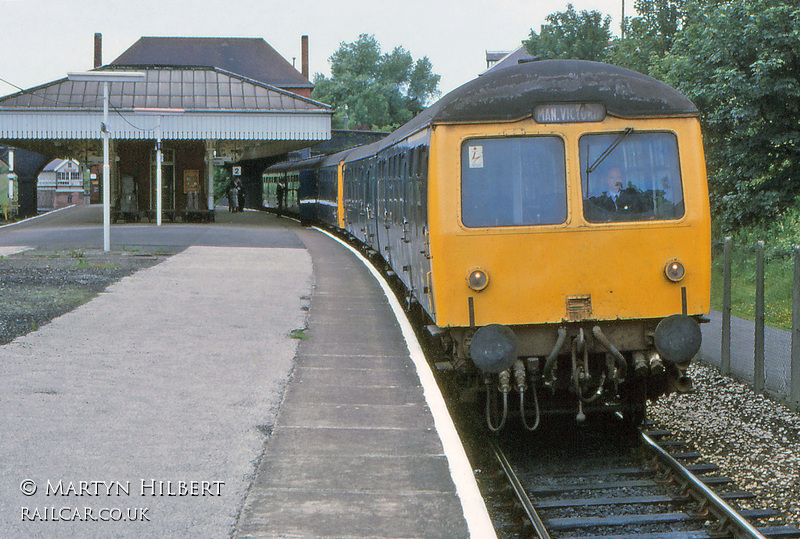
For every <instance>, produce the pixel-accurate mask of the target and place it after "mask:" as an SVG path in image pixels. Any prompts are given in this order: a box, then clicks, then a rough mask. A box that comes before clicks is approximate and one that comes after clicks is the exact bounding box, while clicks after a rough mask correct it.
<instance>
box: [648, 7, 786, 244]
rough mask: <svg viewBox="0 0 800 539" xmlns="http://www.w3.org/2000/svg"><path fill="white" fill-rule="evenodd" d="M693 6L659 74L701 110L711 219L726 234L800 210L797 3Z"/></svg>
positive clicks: (664, 59) (661, 62)
mask: <svg viewBox="0 0 800 539" xmlns="http://www.w3.org/2000/svg"><path fill="white" fill-rule="evenodd" d="M688 7H689V10H688V13H687V23H686V26H685V28H684V29H683V30H682V31H681V32H680V33H679V34H678V36H677V38H676V40H675V43H674V46H673V47H672V49H671V52H670V53H669V54H667V55H665V56H664V58H663V59H662V60H661V61H660V62H658V63H657V65H655V66H654V69H656V70H657V71H658V75H660V76H663V77H664V78H665V80H666V81H667V82H669V83H670V84H672V85H673V86H675V87H676V88H678V89H679V90H681V91H682V92H683V93H684V94H685V95H686V96H687V97H689V98H690V99H691V100H692V101H693V102H694V103H695V105H697V107H698V108H699V109H700V112H701V115H702V116H701V118H702V122H703V129H704V137H705V141H706V155H707V157H708V159H707V161H708V170H709V180H710V187H711V202H712V209H713V211H714V214H715V216H716V217H717V218H719V219H720V221H721V224H722V228H723V229H727V230H730V229H733V228H736V227H738V226H739V225H743V224H749V223H753V222H757V221H763V220H766V219H769V218H772V217H774V216H776V214H778V213H780V212H781V211H783V210H784V209H785V208H786V207H788V206H790V205H792V204H795V205H800V198H798V193H799V192H800V123H798V118H800V7H797V5H796V4H794V5H792V4H790V3H786V4H784V3H783V2H781V1H780V0H723V1H715V2H713V3H711V2H709V3H706V2H702V3H693V4H691V5H690V6H688Z"/></svg>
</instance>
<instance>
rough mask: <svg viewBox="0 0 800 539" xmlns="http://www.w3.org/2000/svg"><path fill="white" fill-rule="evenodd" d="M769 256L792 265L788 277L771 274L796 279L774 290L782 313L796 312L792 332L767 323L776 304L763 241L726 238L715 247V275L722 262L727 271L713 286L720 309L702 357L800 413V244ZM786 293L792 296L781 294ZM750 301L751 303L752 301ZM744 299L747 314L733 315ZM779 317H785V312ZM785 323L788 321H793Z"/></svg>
mask: <svg viewBox="0 0 800 539" xmlns="http://www.w3.org/2000/svg"><path fill="white" fill-rule="evenodd" d="M734 251H736V256H734ZM769 258H770V259H771V260H776V259H780V262H781V263H780V264H777V266H778V267H780V268H784V267H790V268H791V273H790V274H788V275H778V276H776V275H774V274H771V278H772V279H773V280H776V281H777V280H781V281H788V280H791V282H785V283H781V285H782V287H783V288H781V289H780V290H778V295H777V298H776V296H775V294H773V295H772V298H773V300H772V301H773V302H778V301H780V302H781V303H782V304H783V307H782V308H781V309H779V311H790V312H791V323H790V325H791V330H786V329H777V328H775V327H770V326H767V325H766V323H765V311H766V309H768V308H770V307H772V306H771V305H770V304H769V302H767V301H766V300H765V293H764V292H765V284H766V285H769V284H770V283H768V282H767V279H766V277H765V247H764V242H763V241H759V242H758V243H757V244H756V245H755V246H736V245H734V244H733V243H732V241H731V239H730V238H725V240H724V241H723V242H721V243H720V244H717V245H715V246H714V265H715V267H716V268H717V269H716V272H715V275H719V273H720V271H719V266H722V268H721V270H722V271H721V279H716V281H717V282H715V283H714V285H713V286H712V289H714V290H715V293H716V294H717V296H718V295H719V294H720V293H721V305H722V307H721V312H720V311H712V312H711V313H710V315H709V318H710V319H711V322H710V323H709V324H703V327H702V329H703V346H702V348H701V351H700V355H701V360H702V361H703V362H704V363H708V364H711V365H715V366H717V367H718V368H719V370H720V372H721V373H722V374H723V375H726V376H733V377H734V378H737V379H739V380H744V381H748V382H751V383H752V385H753V390H754V391H755V392H756V393H760V394H766V395H769V396H771V397H773V398H775V399H777V400H778V401H780V402H784V403H785V404H787V405H788V406H789V408H790V409H791V410H792V411H798V410H800V247H794V249H793V250H792V251H791V252H785V251H784V252H779V251H776V250H772V251H770V252H769ZM778 273H780V271H779V272H778ZM736 277H738V278H736ZM719 281H721V282H719ZM734 281H736V283H735V284H734ZM742 287H752V288H754V290H753V289H750V290H746V291H745V293H744V294H741V292H742V291H741V290H740V288H742ZM720 288H721V290H720ZM753 292H754V295H753ZM734 294H736V296H734ZM781 294H783V295H784V296H790V297H783V298H781V297H780V295H781ZM751 296H752V298H753V299H752V300H751V299H750V298H751ZM734 297H736V300H734V299H733V298H734ZM742 298H745V299H744V300H743V299H742ZM783 300H785V301H783ZM750 301H752V304H749V303H750ZM742 303H745V305H744V307H745V308H744V310H745V311H747V313H746V314H747V315H746V317H744V316H742V317H739V316H733V315H732V306H733V305H737V306H738V307H739V308H741V307H742ZM751 308H752V310H751ZM776 316H777V317H778V318H780V317H781V316H782V315H781V314H777V315H776ZM782 323H783V324H785V325H789V321H788V320H785V321H782ZM778 325H780V324H778Z"/></svg>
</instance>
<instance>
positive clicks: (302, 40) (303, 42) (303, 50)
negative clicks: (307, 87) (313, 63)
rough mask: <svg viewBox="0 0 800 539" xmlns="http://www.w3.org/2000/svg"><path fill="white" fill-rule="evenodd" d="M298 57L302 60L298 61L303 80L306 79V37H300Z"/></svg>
mask: <svg viewBox="0 0 800 539" xmlns="http://www.w3.org/2000/svg"><path fill="white" fill-rule="evenodd" d="M300 49H301V51H300V55H301V57H302V59H301V60H300V61H301V63H302V71H301V73H302V74H303V76H304V77H305V78H308V36H301V38H300Z"/></svg>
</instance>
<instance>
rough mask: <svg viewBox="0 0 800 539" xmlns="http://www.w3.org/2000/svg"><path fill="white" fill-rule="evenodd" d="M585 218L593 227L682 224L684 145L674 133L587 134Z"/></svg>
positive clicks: (582, 141)
mask: <svg viewBox="0 0 800 539" xmlns="http://www.w3.org/2000/svg"><path fill="white" fill-rule="evenodd" d="M579 147H580V156H581V187H582V191H583V214H584V217H585V218H586V220H587V221H588V222H590V223H607V222H619V221H651V220H666V219H680V218H681V217H683V214H684V203H683V189H682V185H681V169H680V160H679V157H678V140H677V138H676V137H675V135H674V134H673V133H663V132H649V133H639V132H634V131H632V130H627V131H623V132H621V133H604V134H596V135H584V136H583V137H581V139H580V143H579Z"/></svg>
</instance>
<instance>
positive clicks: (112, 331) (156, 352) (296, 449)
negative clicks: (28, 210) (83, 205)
mask: <svg viewBox="0 0 800 539" xmlns="http://www.w3.org/2000/svg"><path fill="white" fill-rule="evenodd" d="M86 211H95V210H94V209H92V210H80V212H86ZM63 215H64V218H66V219H67V221H69V222H71V223H72V224H70V225H69V226H65V225H64V224H63V223H62V224H61V225H59V224H58V223H55V222H52V223H51V222H50V221H40V222H39V224H38V225H37V226H38V227H40V228H41V231H39V232H37V230H35V227H30V228H28V229H24V230H22V229H20V230H17V229H3V230H2V231H0V246H4V247H3V251H2V253H1V254H3V255H4V256H9V255H10V254H11V253H13V252H15V251H16V250H21V249H27V248H30V247H33V248H34V249H36V248H37V242H38V241H40V240H39V239H38V238H39V236H42V237H44V238H46V241H45V243H44V244H45V245H46V249H53V248H55V246H54V244H53V241H55V240H54V239H53V238H54V236H57V237H58V238H59V240H61V239H63V243H61V244H60V247H62V248H63V247H66V246H67V245H69V246H70V247H71V248H78V247H81V246H80V245H78V244H75V243H74V242H76V241H78V240H76V238H83V237H86V238H87V241H91V242H93V243H92V245H95V244H96V243H97V241H98V239H99V238H97V237H95V236H96V228H94V227H87V225H86V223H83V222H82V221H81V219H82V218H83V217H81V215H80V214H79V212H78V211H76V212H64V214H63ZM87 215H88V214H87ZM95 217H96V216H95ZM53 219H55V217H53ZM237 220H240V221H242V222H241V223H237ZM222 221H223V222H218V223H216V224H214V225H205V224H197V225H182V224H181V225H169V226H165V227H161V228H160V229H156V228H155V227H150V226H148V225H130V226H120V225H116V226H114V227H112V238H113V241H114V243H115V244H116V243H117V242H119V243H121V244H124V245H127V246H128V248H130V247H131V246H135V245H139V244H144V242H149V245H158V244H168V245H170V246H172V247H179V246H180V244H181V243H182V242H184V241H185V242H186V243H187V244H186V246H185V248H184V249H181V250H179V252H178V253H177V254H174V255H172V256H170V257H168V258H166V260H165V261H163V262H161V263H159V264H157V265H155V266H153V267H151V268H148V269H144V270H141V271H139V272H137V273H135V274H134V275H132V276H130V277H126V278H124V279H122V280H121V281H119V282H117V283H115V284H114V285H112V286H110V287H109V288H108V289H106V291H105V292H104V293H102V294H100V296H98V297H97V298H95V299H93V300H91V301H90V302H89V303H86V304H84V305H82V306H81V307H79V308H77V309H75V310H74V311H71V312H69V313H67V314H65V315H63V316H61V317H59V318H57V319H54V320H53V321H51V322H50V323H48V324H46V325H44V326H42V327H40V328H36V330H35V331H33V332H31V333H29V334H28V335H25V336H24V337H19V338H17V339H15V340H14V341H13V342H11V343H9V344H7V345H5V346H3V347H1V349H0V355H2V361H0V431H1V432H3V436H2V437H0V459H2V461H3V463H4V466H3V467H1V468H0V536H3V537H20V538H24V537H187V536H193V537H194V536H196V537H212V538H213V537H242V538H244V537H281V538H312V537H313V538H329V537H330V538H333V537H336V538H366V537H370V538H406V537H418V538H448V539H449V538H459V537H474V538H481V539H483V538H488V537H493V536H494V531H493V528H492V525H491V522H490V521H489V518H488V515H487V514H486V508H485V506H484V505H483V501H482V500H481V499H480V495H479V493H478V491H477V486H476V485H475V482H474V477H473V474H472V470H471V468H470V467H469V463H468V462H467V461H466V457H465V456H464V454H463V449H461V447H460V445H459V440H458V436H457V434H456V433H455V429H454V428H453V426H452V423H449V417H446V416H447V414H446V409H444V403H443V401H442V399H441V395H440V394H439V393H438V389H435V388H432V387H431V386H430V384H431V383H432V381H433V380H432V374H431V373H430V370H429V369H428V368H427V365H426V364H425V362H424V358H421V352H420V351H419V350H417V349H416V348H415V343H414V342H411V341H410V340H409V339H407V337H406V335H407V333H406V332H407V331H408V328H406V327H404V324H405V325H407V321H404V320H403V319H398V318H397V317H396V316H395V314H394V311H393V309H394V308H396V306H393V304H392V301H393V298H388V297H387V296H386V294H385V292H384V290H383V288H382V286H381V284H380V283H379V281H377V280H376V279H375V277H374V276H373V274H372V272H371V270H370V269H369V268H367V266H365V265H364V264H363V263H362V261H361V260H359V257H358V256H357V255H356V254H355V253H354V252H352V251H351V250H350V249H349V248H348V247H346V246H343V245H341V244H339V243H337V242H336V241H334V240H333V239H331V238H330V237H328V236H327V235H325V234H324V233H322V232H320V231H317V230H313V229H306V228H303V227H300V226H299V225H298V224H297V223H294V222H292V221H289V220H287V219H275V218H274V217H273V216H269V215H261V214H248V213H247V212H246V213H244V214H233V215H225V216H223V218H222ZM227 221H230V222H227ZM70 226H71V227H73V228H69V227H70ZM22 240H24V241H22ZM42 241H44V240H42ZM70 242H73V243H70ZM38 249H43V247H41V246H39V247H38ZM104 510H105V511H106V512H105V513H103V511H104ZM87 511H88V513H87Z"/></svg>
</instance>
